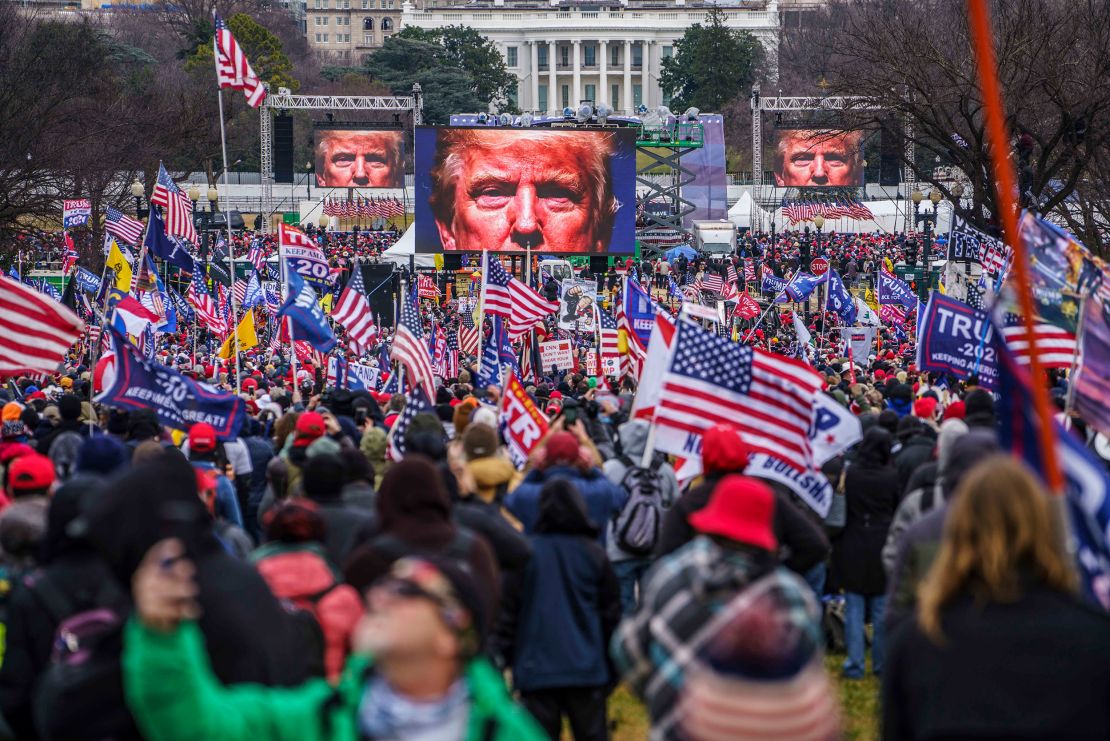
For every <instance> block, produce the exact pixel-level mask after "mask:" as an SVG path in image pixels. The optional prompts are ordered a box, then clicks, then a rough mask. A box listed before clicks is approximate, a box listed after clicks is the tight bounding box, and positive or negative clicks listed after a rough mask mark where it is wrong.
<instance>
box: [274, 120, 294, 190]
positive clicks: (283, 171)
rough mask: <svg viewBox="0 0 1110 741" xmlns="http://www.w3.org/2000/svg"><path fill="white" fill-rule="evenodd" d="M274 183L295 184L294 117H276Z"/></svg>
mask: <svg viewBox="0 0 1110 741" xmlns="http://www.w3.org/2000/svg"><path fill="white" fill-rule="evenodd" d="M274 182H275V183H292V182H293V117H292V116H288V115H286V116H281V115H278V116H274Z"/></svg>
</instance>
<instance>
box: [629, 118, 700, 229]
mask: <svg viewBox="0 0 1110 741" xmlns="http://www.w3.org/2000/svg"><path fill="white" fill-rule="evenodd" d="M704 145H705V139H704V131H703V129H702V125H701V124H700V123H697V122H696V121H681V120H675V121H671V122H667V123H661V124H659V125H654V126H652V125H641V126H640V127H639V129H638V131H637V134H636V153H637V155H640V154H643V157H640V156H637V158H636V184H637V186H641V188H642V190H641V189H640V188H638V190H639V191H640V193H641V194H642V195H638V197H637V208H636V211H637V214H636V215H637V222H638V223H637V227H636V239H637V240H638V241H639V242H640V243H641V244H647V245H652V244H678V243H679V242H682V241H684V235H685V230H684V228H683V226H682V222H683V220H684V219H685V218H686V217H687V216H689V215H690V214H692V213H693V212H694V211H696V210H697V207H696V206H695V205H694V204H693V203H692V202H690V201H688V200H686V199H685V198H683V196H682V189H683V187H684V186H686V185H689V184H690V183H692V182H693V181H694V179H695V178H694V173H693V172H692V171H691V170H688V169H686V168H685V167H683V166H682V158H683V157H684V156H685V155H686V154H688V153H690V152H692V151H694V150H695V149H701V148H702V147H703V146H704ZM641 161H642V162H643V164H641Z"/></svg>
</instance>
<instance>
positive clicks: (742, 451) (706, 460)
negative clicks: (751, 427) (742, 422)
mask: <svg viewBox="0 0 1110 741" xmlns="http://www.w3.org/2000/svg"><path fill="white" fill-rule="evenodd" d="M751 453H752V450H751V448H750V447H749V446H748V444H747V443H746V442H744V439H743V438H742V437H740V430H738V429H736V428H735V427H733V426H732V425H714V426H713V427H710V428H709V429H708V430H706V431H705V432H704V433H703V434H702V438H701V467H702V470H704V471H705V472H706V473H709V472H711V471H737V472H739V471H743V470H744V469H745V468H746V467H747V465H748V458H749V457H750V456H751Z"/></svg>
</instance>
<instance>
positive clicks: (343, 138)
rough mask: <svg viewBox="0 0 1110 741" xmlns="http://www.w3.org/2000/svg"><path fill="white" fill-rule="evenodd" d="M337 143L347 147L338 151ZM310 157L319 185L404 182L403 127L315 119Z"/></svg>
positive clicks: (396, 185) (365, 186) (367, 186)
mask: <svg viewBox="0 0 1110 741" xmlns="http://www.w3.org/2000/svg"><path fill="white" fill-rule="evenodd" d="M337 143H338V144H340V145H343V146H344V147H345V149H346V151H343V150H339V151H337V150H336V144H337ZM312 158H313V166H314V170H315V185H316V187H318V188H359V189H377V188H403V187H404V186H405V164H406V163H405V130H404V129H403V128H401V127H399V126H385V125H380V124H373V123H331V122H315V123H314V124H313V126H312Z"/></svg>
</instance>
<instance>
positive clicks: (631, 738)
mask: <svg viewBox="0 0 1110 741" xmlns="http://www.w3.org/2000/svg"><path fill="white" fill-rule="evenodd" d="M842 663H844V656H843V655H839V654H834V655H830V656H827V657H825V668H826V669H827V670H828V672H829V676H830V677H832V679H833V682H834V683H835V684H836V685H837V688H838V689H839V690H840V707H841V711H842V712H843V713H844V719H843V720H844V738H845V739H856V740H858V741H870V739H877V738H878V737H879V682H878V680H876V679H875V678H874V677H871V676H868V677H867V678H866V679H864V680H861V681H858V682H849V681H843V680H841V679H840V665H841V664H842ZM609 722H610V726H611V727H612V728H613V729H614V730H613V741H642V739H645V738H647V735H648V718H647V711H646V710H644V706H643V705H642V704H640V701H639V700H637V699H636V698H635V697H633V696H632V693H631V692H629V691H628V689H627V688H626V687H624V686H623V685H622V686H620V687H618V688H617V691H616V692H614V693H613V695H612V697H610V698H609ZM563 738H565V739H570V738H571V735H570V732H569V730H568V731H564V733H563Z"/></svg>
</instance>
